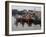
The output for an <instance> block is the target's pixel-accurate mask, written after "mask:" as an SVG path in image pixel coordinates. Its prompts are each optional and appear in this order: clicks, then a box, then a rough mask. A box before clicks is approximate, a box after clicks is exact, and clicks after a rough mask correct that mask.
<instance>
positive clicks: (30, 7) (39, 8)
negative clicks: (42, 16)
mask: <svg viewBox="0 0 46 37" xmlns="http://www.w3.org/2000/svg"><path fill="white" fill-rule="evenodd" d="M12 9H17V10H19V11H21V10H24V9H26V10H27V11H28V10H35V11H41V7H36V6H16V5H12Z"/></svg>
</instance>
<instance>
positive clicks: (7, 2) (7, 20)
mask: <svg viewBox="0 0 46 37" xmlns="http://www.w3.org/2000/svg"><path fill="white" fill-rule="evenodd" d="M9 3H27V4H42V5H44V32H42V33H27V34H11V35H10V34H9ZM32 34H45V3H37V2H20V1H5V35H6V36H18V35H32Z"/></svg>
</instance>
